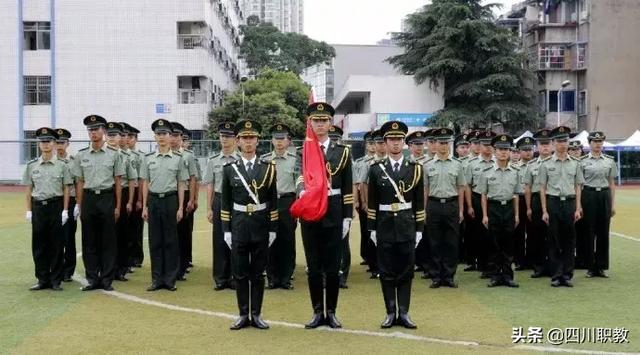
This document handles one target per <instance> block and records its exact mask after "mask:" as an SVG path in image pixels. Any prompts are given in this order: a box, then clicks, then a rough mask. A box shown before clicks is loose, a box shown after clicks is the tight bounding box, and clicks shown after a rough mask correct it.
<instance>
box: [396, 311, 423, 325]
mask: <svg viewBox="0 0 640 355" xmlns="http://www.w3.org/2000/svg"><path fill="white" fill-rule="evenodd" d="M398 324H399V325H401V326H403V327H405V328H407V329H416V328H418V326H417V325H416V324H415V323H414V322H413V321H412V320H411V318H409V315H408V314H407V313H404V314H403V313H400V314H398Z"/></svg>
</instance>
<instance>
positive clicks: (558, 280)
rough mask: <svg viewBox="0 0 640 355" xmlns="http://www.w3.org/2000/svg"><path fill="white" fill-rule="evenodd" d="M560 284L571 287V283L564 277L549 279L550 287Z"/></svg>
mask: <svg viewBox="0 0 640 355" xmlns="http://www.w3.org/2000/svg"><path fill="white" fill-rule="evenodd" d="M560 286H564V287H573V283H572V282H571V281H569V280H565V279H556V280H553V281H551V287H560Z"/></svg>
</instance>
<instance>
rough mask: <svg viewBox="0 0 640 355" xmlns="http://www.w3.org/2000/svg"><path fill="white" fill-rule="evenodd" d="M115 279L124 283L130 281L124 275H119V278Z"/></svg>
mask: <svg viewBox="0 0 640 355" xmlns="http://www.w3.org/2000/svg"><path fill="white" fill-rule="evenodd" d="M115 279H116V280H118V281H123V282H127V281H129V279H128V278H126V277H124V275H118V276H116V277H115Z"/></svg>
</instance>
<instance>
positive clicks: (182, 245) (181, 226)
mask: <svg viewBox="0 0 640 355" xmlns="http://www.w3.org/2000/svg"><path fill="white" fill-rule="evenodd" d="M189 196H190V193H189V191H185V192H184V203H183V205H182V211H184V217H183V218H182V220H181V221H180V222H178V249H179V250H180V262H179V265H180V266H179V270H178V275H179V276H184V274H186V273H187V268H188V267H189V263H190V262H191V244H192V238H193V212H189V213H187V204H188V203H189V198H190V197H189Z"/></svg>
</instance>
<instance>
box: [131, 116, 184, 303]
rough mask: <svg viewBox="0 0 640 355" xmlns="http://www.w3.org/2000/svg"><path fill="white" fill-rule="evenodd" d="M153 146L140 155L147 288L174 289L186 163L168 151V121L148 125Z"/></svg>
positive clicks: (169, 127) (177, 153)
mask: <svg viewBox="0 0 640 355" xmlns="http://www.w3.org/2000/svg"><path fill="white" fill-rule="evenodd" d="M151 130H152V131H153V132H154V134H155V139H156V143H157V148H156V151H155V152H151V153H148V154H146V155H145V156H144V159H143V161H142V166H141V167H140V179H141V180H142V202H143V206H144V207H143V210H142V218H143V219H144V220H145V221H147V222H148V223H149V255H150V258H151V285H150V286H149V287H148V288H147V291H157V290H160V289H162V288H165V289H167V290H169V291H176V290H177V288H176V280H177V279H178V272H179V268H180V267H179V259H180V255H179V249H178V223H179V222H180V220H182V218H183V217H184V209H183V206H184V191H185V189H186V188H185V185H186V181H187V180H188V179H189V173H188V170H187V163H186V161H185V160H184V159H183V157H182V154H181V153H180V152H176V151H172V150H171V133H172V131H173V128H172V125H171V122H169V121H167V120H165V119H157V120H155V121H154V122H153V123H152V124H151Z"/></svg>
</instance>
